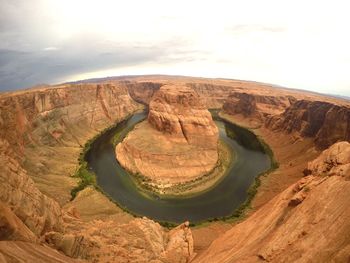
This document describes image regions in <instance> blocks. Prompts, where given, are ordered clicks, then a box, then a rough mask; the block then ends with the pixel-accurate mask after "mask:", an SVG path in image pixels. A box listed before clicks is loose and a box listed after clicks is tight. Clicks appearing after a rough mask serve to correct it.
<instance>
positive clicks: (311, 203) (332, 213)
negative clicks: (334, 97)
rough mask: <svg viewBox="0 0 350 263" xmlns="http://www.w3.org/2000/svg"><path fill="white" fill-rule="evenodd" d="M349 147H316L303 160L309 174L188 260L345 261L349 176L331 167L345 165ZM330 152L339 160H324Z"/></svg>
mask: <svg viewBox="0 0 350 263" xmlns="http://www.w3.org/2000/svg"><path fill="white" fill-rule="evenodd" d="M349 147H350V145H349V144H348V143H345V144H344V143H340V144H335V145H333V146H332V147H331V148H330V149H329V150H327V151H325V152H324V153H322V155H321V156H320V157H319V158H317V159H316V160H315V161H313V162H312V163H310V164H309V168H310V169H311V171H312V175H310V176H307V177H304V178H303V179H301V180H300V181H299V182H297V183H296V184H294V185H292V186H290V187H289V188H288V189H286V190H285V191H284V192H282V193H281V194H279V195H278V196H276V197H275V198H274V199H272V200H271V201H270V202H268V203H267V204H266V205H264V206H263V207H262V208H260V209H259V210H258V211H256V212H255V213H254V214H253V215H252V216H250V217H249V218H248V219H247V220H245V221H244V222H242V223H240V224H237V225H236V226H234V227H233V228H232V229H231V230H229V231H227V232H226V233H225V234H224V235H223V236H221V237H219V238H218V239H217V240H215V241H214V242H213V243H212V244H211V246H210V247H209V249H208V250H207V251H205V252H204V253H202V254H201V255H200V256H199V257H197V258H195V260H194V261H193V262H195V263H197V262H222V263H225V262H262V261H267V262H347V261H348V259H349V253H350V236H349V233H350V207H349V203H350V197H349V195H348V192H349V190H350V181H349V180H348V179H347V178H346V177H343V176H339V175H342V174H341V173H340V174H338V173H335V171H340V166H343V167H344V166H347V165H349V160H350V156H349ZM333 154H339V155H340V156H341V157H340V159H341V162H342V163H341V165H339V164H337V163H335V162H329V160H330V159H333V157H331V158H330V156H334V155H333ZM329 158H330V159H329ZM340 159H339V161H340ZM325 163H327V166H328V167H327V170H329V171H334V173H328V175H326V176H325V175H324V173H323V169H320V168H319V167H323V166H324V164H325ZM330 163H332V165H331V164H330ZM320 171H321V173H320ZM331 174H332V175H333V176H330V175H331Z"/></svg>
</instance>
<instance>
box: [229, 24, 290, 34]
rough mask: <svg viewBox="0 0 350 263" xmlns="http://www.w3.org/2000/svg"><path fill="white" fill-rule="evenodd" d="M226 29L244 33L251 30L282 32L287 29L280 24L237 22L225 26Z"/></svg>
mask: <svg viewBox="0 0 350 263" xmlns="http://www.w3.org/2000/svg"><path fill="white" fill-rule="evenodd" d="M226 30H227V31H229V32H231V33H235V34H244V33H252V32H262V33H282V32H285V31H287V28H285V27H281V26H268V25H257V24H238V25H234V26H231V27H227V28H226Z"/></svg>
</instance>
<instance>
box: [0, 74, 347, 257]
mask: <svg viewBox="0 0 350 263" xmlns="http://www.w3.org/2000/svg"><path fill="white" fill-rule="evenodd" d="M107 82H108V83H107ZM165 84H167V85H178V86H184V85H186V86H188V87H191V88H192V89H193V90H194V91H195V92H196V93H197V94H198V95H199V96H200V97H201V99H202V100H203V103H204V105H205V107H206V108H215V109H222V110H221V112H220V115H221V116H222V117H223V118H225V119H227V120H228V121H233V122H235V123H238V124H240V125H242V126H245V127H249V128H251V129H252V130H253V131H254V132H255V133H256V134H258V135H259V136H260V137H261V138H263V139H264V140H265V141H266V142H267V143H268V144H269V145H270V147H271V148H272V150H273V151H274V154H275V158H276V159H277V161H278V162H279V164H280V165H279V168H278V169H276V170H274V171H273V172H271V173H269V174H268V175H265V176H263V177H261V186H260V187H259V188H258V192H257V194H256V196H255V198H254V200H253V202H252V210H251V212H249V213H247V215H246V217H245V218H243V219H242V220H241V221H240V222H239V223H224V222H217V223H212V224H209V225H205V226H203V227H200V228H193V229H190V228H189V226H188V223H184V224H181V225H180V226H178V227H176V228H173V229H172V230H168V229H166V228H163V227H161V226H160V225H159V224H158V223H156V222H154V221H152V220H150V219H147V218H136V219H135V218H133V217H132V216H130V215H129V214H127V213H126V212H124V211H122V210H121V209H119V208H118V207H117V206H116V205H115V204H114V203H112V202H111V201H110V200H109V199H108V198H107V197H105V196H104V195H103V194H101V193H100V192H98V191H97V190H96V189H94V188H93V187H87V188H85V189H84V190H83V191H81V192H79V193H78V195H77V197H76V198H75V199H74V200H70V198H71V197H70V191H71V189H72V188H73V187H74V186H75V185H76V184H77V182H78V179H77V178H73V177H71V175H73V174H74V172H75V169H76V168H77V166H78V162H77V158H78V157H79V154H80V152H81V150H82V146H83V145H84V144H85V142H87V140H88V139H90V138H92V137H93V136H95V135H97V134H98V133H99V132H100V131H102V130H103V129H105V128H107V127H109V126H111V125H113V124H114V123H115V122H118V121H121V120H122V119H125V118H126V117H127V116H128V115H129V114H132V113H133V112H135V111H136V110H138V109H140V104H139V103H143V104H146V105H148V104H149V103H150V101H152V100H153V97H154V96H155V94H157V91H158V90H159V89H160V87H162V86H163V85H165ZM158 112H160V110H157V111H156V114H157V113H158ZM155 116H157V115H155ZM149 125H150V126H151V124H149ZM152 127H153V126H152ZM152 129H154V130H156V129H155V128H152ZM157 131H158V132H160V131H159V130H157ZM349 140H350V103H349V101H346V100H341V99H335V98H330V97H326V96H322V95H319V94H314V93H308V92H305V91H296V90H290V89H283V88H276V87H272V86H270V85H267V84H261V83H256V82H247V81H239V80H220V79H215V80H213V79H203V78H190V77H170V76H139V77H135V78H130V77H125V78H124V79H120V78H118V79H115V80H113V79H111V78H109V79H108V81H107V80H103V79H102V80H101V82H100V83H99V84H63V85H57V86H46V87H41V88H37V89H29V90H23V91H18V92H10V93H1V94H0V166H1V169H0V185H1V191H0V230H1V231H0V262H152V263H156V262H157V263H160V262H162V263H171V262H174V263H175V262H206V263H207V262H208V263H211V262H214V263H216V262H220V263H221V262H315V263H316V262H317V263H319V262H349V255H350V218H349V216H350V211H349V207H350V196H349V194H348V193H349V190H350V178H349V173H350V171H349V167H350V156H349V151H350V150H349V149H350V145H349Z"/></svg>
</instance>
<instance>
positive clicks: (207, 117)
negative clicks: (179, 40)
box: [116, 85, 218, 186]
mask: <svg viewBox="0 0 350 263" xmlns="http://www.w3.org/2000/svg"><path fill="white" fill-rule="evenodd" d="M116 156H117V159H118V161H119V162H120V164H121V165H122V166H123V167H125V168H126V169H127V170H129V171H131V172H132V173H134V174H137V173H138V174H141V175H144V176H146V177H148V178H149V179H151V180H152V182H154V183H156V184H157V186H162V185H165V186H168V185H174V184H178V183H184V182H188V181H191V180H194V179H196V178H198V177H201V176H203V175H205V174H208V173H210V172H211V171H212V169H213V168H214V167H215V166H216V165H217V161H218V128H217V127H216V125H215V123H214V121H213V119H212V117H211V114H210V112H209V111H208V110H207V108H206V107H205V105H204V103H203V102H202V101H201V98H200V97H199V95H198V94H197V93H196V92H195V91H194V90H193V89H191V88H189V87H186V86H180V85H164V86H162V87H161V88H160V89H159V90H158V91H157V92H156V93H155V94H154V96H153V97H152V100H151V101H150V104H149V114H148V118H147V121H144V122H142V123H140V124H138V125H136V127H135V129H134V130H133V131H131V132H130V133H129V134H128V136H127V137H126V138H125V139H124V140H123V142H122V143H119V144H118V145H117V147H116Z"/></svg>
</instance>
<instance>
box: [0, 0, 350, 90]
mask: <svg viewBox="0 0 350 263" xmlns="http://www.w3.org/2000/svg"><path fill="white" fill-rule="evenodd" d="M349 10H350V1H348V0H344V1H340V0H329V1H322V0H303V1H298V0H293V1H286V0H285V1H282V0H264V1H262V0H254V1H253V0H251V1H249V0H239V1H234V0H227V1H224V0H215V1H200V0H198V1H194V0H192V1H190V0H187V1H186V0H177V1H166V0H148V1H144V0H139V1H135V0H124V1H118V0H94V1H93V0H30V1H29V0H0V90H9V89H18V88H25V87H29V86H32V85H35V84H39V83H52V84H53V83H59V82H65V81H70V80H78V79H86V78H92V77H105V76H115V75H133V74H173V75H189V76H203V77H225V78H235V79H247V80H255V81H263V82H268V83H273V84H278V85H282V86H286V87H291V88H300V89H308V90H313V91H318V92H323V93H332V94H341V95H347V96H350V14H349V12H350V11H349Z"/></svg>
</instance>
